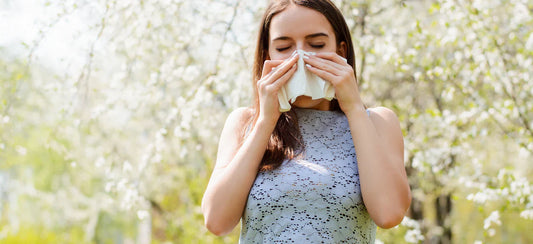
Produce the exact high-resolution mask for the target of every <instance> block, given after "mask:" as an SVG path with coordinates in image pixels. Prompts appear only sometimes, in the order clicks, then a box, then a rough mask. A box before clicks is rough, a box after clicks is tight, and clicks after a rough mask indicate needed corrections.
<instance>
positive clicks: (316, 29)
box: [268, 4, 344, 110]
mask: <svg viewBox="0 0 533 244" xmlns="http://www.w3.org/2000/svg"><path fill="white" fill-rule="evenodd" d="M269 38H270V40H269V45H268V47H269V48H268V57H269V58H270V59H271V60H282V59H287V58H289V57H290V55H291V54H292V53H293V52H294V50H296V49H302V50H304V51H307V52H316V53H318V52H337V45H336V40H335V32H334V31H333V27H331V24H330V23H329V21H328V19H326V17H325V16H324V15H322V14H321V13H320V12H318V11H316V10H313V9H310V8H306V7H303V6H299V5H296V4H291V5H290V6H288V7H287V8H286V9H285V10H283V11H282V12H280V13H278V14H276V15H274V17H272V21H271V23H270V37H269ZM343 44H344V43H343ZM292 105H293V106H296V107H303V108H316V109H323V110H327V109H328V108H329V101H327V100H326V99H316V100H312V99H311V98H310V97H307V96H300V97H298V98H297V99H296V101H295V102H294V103H293V104H292Z"/></svg>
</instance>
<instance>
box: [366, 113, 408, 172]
mask: <svg viewBox="0 0 533 244" xmlns="http://www.w3.org/2000/svg"><path fill="white" fill-rule="evenodd" d="M369 110H370V120H371V121H372V123H373V124H374V126H375V127H376V129H377V131H378V134H379V135H380V136H381V137H382V138H383V139H384V143H385V145H386V146H387V147H389V148H391V150H392V151H391V152H393V153H392V154H391V155H394V157H397V158H398V162H400V164H402V165H403V150H404V142H403V133H402V128H401V127H400V120H399V119H398V116H396V113H394V111H392V110H391V109H389V108H386V107H375V108H370V109H369Z"/></svg>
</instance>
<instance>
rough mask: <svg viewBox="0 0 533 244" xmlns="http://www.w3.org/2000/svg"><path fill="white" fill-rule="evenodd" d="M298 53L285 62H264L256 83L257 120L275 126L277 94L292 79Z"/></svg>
mask: <svg viewBox="0 0 533 244" xmlns="http://www.w3.org/2000/svg"><path fill="white" fill-rule="evenodd" d="M296 62H298V53H296V52H294V53H293V55H292V56H291V57H290V58H288V59H285V60H266V61H265V63H264V64H263V73H262V74H261V79H260V80H259V81H258V82H257V84H256V85H257V91H258V94H259V120H263V121H267V122H271V123H274V124H276V123H277V122H278V119H279V116H280V115H281V112H280V111H279V100H278V92H279V90H280V89H281V87H282V86H283V85H285V83H287V81H289V79H290V78H291V77H292V75H293V74H294V72H296V69H297V67H298V65H297V64H296Z"/></svg>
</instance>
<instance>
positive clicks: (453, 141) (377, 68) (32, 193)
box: [0, 0, 533, 244]
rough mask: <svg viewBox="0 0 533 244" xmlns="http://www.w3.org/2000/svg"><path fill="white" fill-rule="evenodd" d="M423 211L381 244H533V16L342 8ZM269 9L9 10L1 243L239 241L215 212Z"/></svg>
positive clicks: (371, 100)
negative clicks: (224, 157) (209, 216)
mask: <svg viewBox="0 0 533 244" xmlns="http://www.w3.org/2000/svg"><path fill="white" fill-rule="evenodd" d="M334 2H335V3H336V4H337V6H338V7H339V8H340V9H341V10H342V12H343V13H344V16H345V19H346V21H347V22H348V25H349V27H350V29H351V33H352V36H353V40H354V44H355V52H356V56H357V65H356V66H357V67H356V71H357V75H358V77H359V85H360V91H361V94H362V98H363V100H364V101H365V103H367V105H368V106H370V107H374V106H385V107H388V108H391V109H392V110H394V111H395V112H396V114H397V115H398V116H399V118H400V120H401V126H402V130H403V135H404V140H405V167H406V169H407V172H408V175H409V182H410V185H411V188H412V193H413V201H412V205H411V208H410V209H409V212H408V216H407V217H406V218H405V219H404V221H403V222H402V224H401V225H399V226H398V227H395V228H393V229H388V230H382V229H378V234H377V239H378V240H377V241H376V242H377V243H475V244H479V243H533V232H532V231H531V230H532V228H531V227H532V226H533V196H532V181H533V81H532V79H533V69H532V68H531V67H533V17H532V16H533V2H532V1H530V0H507V1H499V0H427V1H420V0H418V1H417V0H381V1H378V0H353V1H347V0H337V1H334ZM265 6H266V1H236V0H222V1H214V0H212V1H211V0H199V1H185V0H157V1H156V0H138V1H117V0H92V1H88V0H77V1H75V0H65V1H52V0H0V243H139V244H144V243H236V242H237V239H238V233H239V231H240V227H237V228H235V230H234V231H233V233H232V234H230V235H228V236H224V237H216V236H214V235H212V234H210V233H209V232H208V231H207V230H206V228H205V227H204V226H203V216H202V214H201V211H200V203H201V198H202V195H203V192H204V190H205V187H206V185H207V181H208V179H209V176H210V173H211V171H212V168H213V165H214V162H215V159H216V150H217V143H218V139H219V135H220V132H221V130H222V126H223V125H224V121H225V119H226V117H227V115H228V114H229V113H230V112H231V111H232V110H234V109H235V108H237V107H240V106H248V105H250V103H251V98H252V81H251V67H252V62H253V53H254V48H255V41H256V35H257V30H258V29H257V28H258V25H259V22H260V17H261V15H262V13H263V10H264V8H265Z"/></svg>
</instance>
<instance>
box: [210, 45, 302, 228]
mask: <svg viewBox="0 0 533 244" xmlns="http://www.w3.org/2000/svg"><path fill="white" fill-rule="evenodd" d="M296 61H298V54H297V53H294V54H293V55H292V56H291V57H290V58H288V59H286V60H267V61H265V62H264V64H263V73H262V77H261V79H260V80H259V81H258V82H257V84H256V85H257V90H258V98H259V105H260V106H259V111H257V112H259V116H258V119H257V121H256V124H255V126H253V129H252V131H251V132H250V134H249V135H248V136H247V137H246V139H245V140H244V142H243V141H241V140H242V139H241V138H240V131H241V130H242V128H243V126H244V124H245V121H247V120H248V118H249V117H250V116H251V113H250V111H248V110H246V109H245V108H240V109H237V110H235V111H233V112H232V113H231V114H230V116H229V117H228V119H227V120H226V123H225V125H224V129H223V130H222V135H221V136H220V142H219V145H218V153H217V162H216V165H215V169H214V170H213V174H212V175H211V179H210V180H209V184H208V185H207V189H206V191H205V193H204V197H203V199H202V212H203V214H204V218H205V226H206V227H207V229H208V230H209V231H211V232H213V233H214V234H215V235H224V234H227V233H228V232H230V231H231V230H233V228H234V227H235V225H237V223H238V222H239V219H240V218H241V216H242V213H243V211H244V207H245V205H246V200H247V199H248V194H249V193H250V189H251V188H252V184H253V183H254V181H255V177H256V176H257V171H258V169H259V165H260V163H261V159H263V155H264V154H265V151H266V148H267V145H268V141H269V139H270V135H271V134H272V132H273V131H274V128H275V127H276V123H277V121H278V118H279V117H280V115H281V112H280V111H279V102H278V94H277V93H278V91H279V89H280V88H281V87H282V86H283V85H284V84H285V83H287V81H288V80H289V79H290V77H291V76H292V75H293V74H294V72H295V71H296V68H297V66H296ZM273 67H276V69H275V70H274V69H273Z"/></svg>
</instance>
